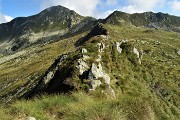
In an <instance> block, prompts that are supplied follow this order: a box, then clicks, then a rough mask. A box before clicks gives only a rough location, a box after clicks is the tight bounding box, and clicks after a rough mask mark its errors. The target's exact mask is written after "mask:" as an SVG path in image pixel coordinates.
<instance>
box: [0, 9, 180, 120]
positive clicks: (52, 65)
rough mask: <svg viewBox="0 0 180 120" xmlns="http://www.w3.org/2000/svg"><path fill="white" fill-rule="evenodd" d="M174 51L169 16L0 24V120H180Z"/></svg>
mask: <svg viewBox="0 0 180 120" xmlns="http://www.w3.org/2000/svg"><path fill="white" fill-rule="evenodd" d="M179 53H180V17H176V16H171V15H169V14H164V13H152V12H145V13H135V14H128V13H124V12H120V11H115V12H113V13H112V14H111V15H109V16H108V17H107V18H105V19H99V20H97V19H95V18H93V17H84V16H81V15H79V14H77V13H76V12H75V11H72V10H69V9H67V8H65V7H63V6H54V7H50V8H48V9H45V10H43V11H42V12H40V13H39V14H36V15H34V16H29V17H19V18H15V19H14V20H12V21H10V22H8V23H3V24H0V104H1V106H0V114H1V116H0V119H2V120H6V119H7V120H11V119H15V120H19V119H26V118H27V119H28V120H30V119H32V120H35V119H40V120H59V119H72V120H74V119H77V120H78V119H89V120H90V119H91V120H92V119H93V120H94V119H95V120H96V119H105V120H106V119H109V120H121V119H122V120H178V119H180V74H179V73H180V54H179ZM30 116H31V117H30Z"/></svg>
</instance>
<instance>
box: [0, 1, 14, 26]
mask: <svg viewBox="0 0 180 120" xmlns="http://www.w3.org/2000/svg"><path fill="white" fill-rule="evenodd" d="M1 2H2V1H1V0H0V24H1V23H6V22H9V21H11V20H12V19H13V18H12V17H11V16H8V15H4V14H3V13H2V12H1V9H2V4H1Z"/></svg>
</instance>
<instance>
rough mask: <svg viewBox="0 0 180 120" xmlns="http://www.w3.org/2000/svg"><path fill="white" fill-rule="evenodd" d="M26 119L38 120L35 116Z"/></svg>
mask: <svg viewBox="0 0 180 120" xmlns="http://www.w3.org/2000/svg"><path fill="white" fill-rule="evenodd" d="M26 120H36V118H34V117H27V118H26Z"/></svg>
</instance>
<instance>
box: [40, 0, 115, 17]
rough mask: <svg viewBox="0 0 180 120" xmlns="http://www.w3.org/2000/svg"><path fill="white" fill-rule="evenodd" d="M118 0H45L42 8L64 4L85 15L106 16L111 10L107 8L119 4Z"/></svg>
mask: <svg viewBox="0 0 180 120" xmlns="http://www.w3.org/2000/svg"><path fill="white" fill-rule="evenodd" d="M117 1H118V0H43V2H42V4H41V10H43V9H45V8H48V7H50V6H55V5H62V6H65V7H67V8H69V9H71V10H74V11H76V12H77V13H79V14H81V15H84V16H93V17H96V18H100V17H106V16H107V15H108V14H109V11H111V10H105V11H103V10H100V8H99V7H101V8H103V9H105V8H107V7H110V6H114V5H116V4H117Z"/></svg>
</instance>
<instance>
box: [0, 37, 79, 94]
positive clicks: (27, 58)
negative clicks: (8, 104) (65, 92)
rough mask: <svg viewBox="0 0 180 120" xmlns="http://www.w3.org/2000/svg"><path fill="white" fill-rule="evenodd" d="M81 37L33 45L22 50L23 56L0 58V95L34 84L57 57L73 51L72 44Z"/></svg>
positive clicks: (17, 54)
mask: <svg viewBox="0 0 180 120" xmlns="http://www.w3.org/2000/svg"><path fill="white" fill-rule="evenodd" d="M81 36H82V34H80V35H77V36H74V37H72V38H69V39H65V40H61V41H59V42H55V43H51V44H46V45H43V46H39V45H35V46H32V47H30V48H27V49H25V50H23V51H24V52H23V54H20V53H21V52H20V53H16V54H15V55H13V57H9V56H3V57H1V58H0V61H3V63H1V64H0V76H1V77H0V95H3V94H7V93H8V92H12V91H13V90H15V89H16V88H18V87H20V86H23V85H25V84H26V83H27V82H30V83H32V82H34V80H36V79H37V78H38V77H39V76H41V75H42V74H44V72H45V71H46V70H47V69H48V68H49V67H50V65H51V64H52V63H53V62H54V60H55V59H56V58H57V57H58V56H59V55H61V54H63V53H67V52H70V51H73V50H75V47H74V45H73V44H74V43H75V42H76V40H78V39H79V38H80V37H81ZM14 56H15V57H14ZM4 58H5V60H4ZM6 59H7V60H6Z"/></svg>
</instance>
